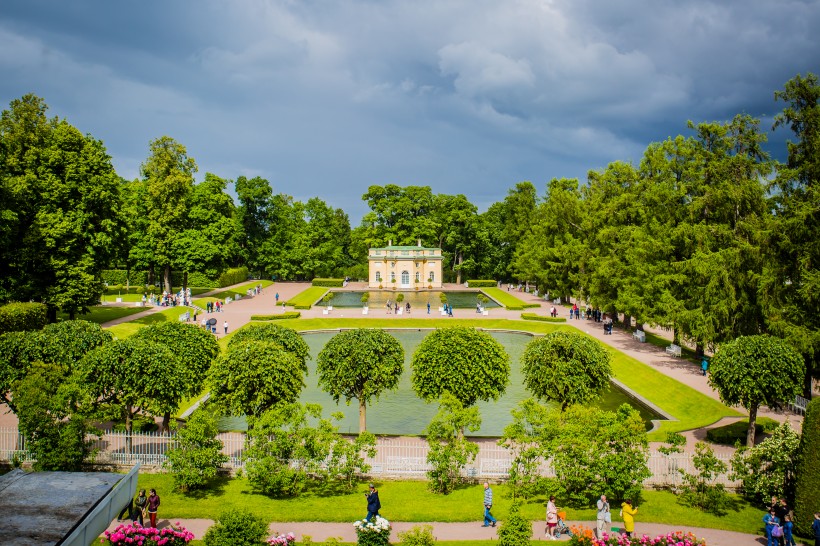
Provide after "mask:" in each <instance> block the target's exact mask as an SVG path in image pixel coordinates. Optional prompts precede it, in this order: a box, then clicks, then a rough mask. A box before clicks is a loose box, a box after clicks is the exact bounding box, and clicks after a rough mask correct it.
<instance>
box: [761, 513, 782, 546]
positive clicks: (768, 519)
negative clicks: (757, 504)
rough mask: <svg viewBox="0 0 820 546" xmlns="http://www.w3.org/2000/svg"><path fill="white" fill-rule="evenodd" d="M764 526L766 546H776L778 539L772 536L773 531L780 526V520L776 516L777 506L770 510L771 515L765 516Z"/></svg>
mask: <svg viewBox="0 0 820 546" xmlns="http://www.w3.org/2000/svg"><path fill="white" fill-rule="evenodd" d="M763 524H764V525H766V546H776V545H777V542H778V541H777V537H774V536H772V531H774V528H775V527H776V526H778V525H780V518H778V517H777V516H776V515H775V506H773V507H772V508H769V513H768V514H766V515H765V516H763Z"/></svg>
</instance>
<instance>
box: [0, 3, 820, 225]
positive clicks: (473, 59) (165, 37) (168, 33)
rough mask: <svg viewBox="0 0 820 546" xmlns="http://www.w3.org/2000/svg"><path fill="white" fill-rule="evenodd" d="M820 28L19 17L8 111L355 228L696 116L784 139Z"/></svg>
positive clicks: (258, 16) (673, 7)
mask: <svg viewBox="0 0 820 546" xmlns="http://www.w3.org/2000/svg"><path fill="white" fill-rule="evenodd" d="M818 23H820V9H818V3H817V2H798V1H781V2H771V1H764V0H752V1H745V2H740V1H737V2H731V1H713V2H706V1H688V2H671V1H651V0H645V1H638V0H634V1H625V2H604V1H592V0H586V1H583V0H581V1H578V0H573V1H570V0H563V1H543V0H542V1H534V0H532V1H531V0H519V1H506V2H498V1H495V0H494V1H489V0H470V1H467V0H462V1H442V0H437V1H432V0H421V1H413V2H410V1H403V2H396V1H381V2H376V1H364V0H359V1H351V2H343V3H341V2H340V3H333V2H320V1H302V2H297V1H242V2H231V3H226V2H213V1H200V2H192V1H188V2H143V3H139V4H131V3H123V2H104V1H95V2H91V1H85V2H83V1H80V2H56V1H55V2H31V1H27V2H22V1H19V2H18V1H6V2H4V3H3V9H2V11H0V72H2V74H3V76H4V77H3V78H2V81H0V100H2V102H3V103H4V105H6V104H8V102H9V101H11V100H12V99H14V98H17V97H19V96H21V95H22V94H24V93H26V92H34V93H36V94H38V95H40V96H42V97H43V98H44V99H45V100H46V102H47V103H48V104H49V105H50V106H51V112H52V114H57V115H60V116H62V117H66V118H68V119H69V121H71V122H72V123H73V124H74V125H76V126H78V127H79V128H80V129H81V130H83V131H86V132H90V133H92V134H93V135H94V136H95V137H97V138H100V139H102V140H103V141H104V142H105V143H106V145H107V147H108V150H109V152H110V153H111V154H112V156H113V158H114V162H115V165H116V166H117V169H118V171H119V172H120V174H122V175H123V176H126V177H128V178H132V177H134V176H137V174H138V168H139V164H140V163H141V162H142V161H143V160H144V158H145V155H146V153H147V148H148V142H149V141H150V140H151V139H153V138H157V137H159V136H161V135H169V136H172V137H174V138H176V139H177V140H178V141H180V142H181V143H183V144H185V145H186V146H187V147H188V150H189V153H190V154H191V155H192V156H193V157H194V158H196V160H197V162H198V164H199V166H200V171H201V173H200V174H202V173H204V172H205V171H209V172H214V173H216V174H218V175H220V176H223V177H226V178H235V177H236V176H238V175H242V174H244V175H260V176H263V177H265V178H268V179H269V180H270V181H271V182H272V183H273V185H274V187H275V189H276V190H277V191H281V192H284V193H288V194H292V195H294V196H295V197H296V198H297V199H306V198H308V197H310V196H313V195H319V196H321V197H322V198H324V199H325V200H326V201H328V202H329V203H331V204H333V205H334V206H340V207H343V208H345V210H347V211H348V212H349V213H350V214H351V219H352V221H353V222H354V223H355V222H357V221H358V218H359V217H360V215H361V213H362V212H363V211H364V206H363V204H362V203H361V201H360V199H359V198H360V196H361V194H362V193H364V191H366V189H367V186H368V185H370V184H386V183H397V184H429V185H431V186H432V187H433V190H434V191H435V192H439V193H465V194H466V195H467V196H468V197H469V198H470V199H471V200H473V202H475V203H477V204H479V206H481V207H486V206H487V205H489V204H490V203H492V202H493V201H496V200H499V199H502V198H503V196H504V195H505V194H506V191H507V189H508V188H510V187H511V186H512V185H513V184H515V183H516V182H518V181H520V180H525V179H528V180H532V181H533V182H534V183H536V185H537V186H538V187H539V188H543V185H544V183H545V182H546V181H547V180H549V179H550V178H552V177H561V176H568V177H579V178H582V179H583V178H584V177H585V173H586V171H587V170H588V169H591V168H595V169H597V168H602V167H604V166H605V165H606V164H607V163H608V162H610V161H614V160H633V161H637V160H638V159H639V158H640V154H641V152H642V151H643V149H644V148H645V147H646V145H647V144H648V143H649V142H652V141H657V140H661V139H663V138H666V137H667V136H673V135H676V134H679V133H686V128H685V123H686V120H687V119H692V120H693V121H711V120H724V119H729V118H731V117H732V116H733V115H734V114H736V113H740V112H746V113H749V114H752V115H754V116H758V117H762V118H763V119H764V121H763V126H764V127H765V128H768V127H769V126H770V124H771V119H770V118H771V116H772V115H773V114H774V113H775V112H776V111H777V110H778V109H779V108H780V107H781V105H777V104H776V103H774V101H773V100H772V95H773V92H774V91H775V90H776V89H779V88H781V87H782V85H783V83H784V82H786V81H787V80H788V79H789V78H791V77H793V76H794V75H795V74H797V73H805V72H807V71H813V72H818V70H820V66H818V64H820V63H819V62H818V61H820V54H818V51H820V48H819V47H818V40H817V38H816V37H815V36H816V32H815V29H816V28H818ZM784 137H785V135H780V136H779V137H777V139H776V140H778V139H779V140H780V141H781V142H782V139H783V138H784ZM775 145H776V142H775ZM775 151H776V152H777V150H775Z"/></svg>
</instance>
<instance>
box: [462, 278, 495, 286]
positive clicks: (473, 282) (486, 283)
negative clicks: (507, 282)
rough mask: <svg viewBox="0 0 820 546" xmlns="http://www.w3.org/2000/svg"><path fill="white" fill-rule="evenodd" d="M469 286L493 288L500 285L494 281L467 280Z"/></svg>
mask: <svg viewBox="0 0 820 546" xmlns="http://www.w3.org/2000/svg"><path fill="white" fill-rule="evenodd" d="M467 286H469V287H470V288H493V287H496V286H498V283H497V282H496V281H494V280H492V279H467Z"/></svg>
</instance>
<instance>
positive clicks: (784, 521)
mask: <svg viewBox="0 0 820 546" xmlns="http://www.w3.org/2000/svg"><path fill="white" fill-rule="evenodd" d="M763 524H764V525H765V529H766V541H767V542H766V546H795V542H794V536H793V535H792V533H793V531H794V523H793V522H792V511H791V509H790V508H789V505H788V503H787V502H786V499H780V500H779V501H778V500H777V497H772V503H771V504H770V505H769V511H768V512H767V513H766V515H764V516H763ZM818 526H820V524H818V516H817V514H815V515H814V523H812V529H813V530H814V531H815V537H820V533H818V531H820V529H818Z"/></svg>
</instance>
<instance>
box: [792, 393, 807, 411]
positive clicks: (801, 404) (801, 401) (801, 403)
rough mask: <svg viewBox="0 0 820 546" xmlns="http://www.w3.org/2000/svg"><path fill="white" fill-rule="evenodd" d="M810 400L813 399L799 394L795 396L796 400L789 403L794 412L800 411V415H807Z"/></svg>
mask: <svg viewBox="0 0 820 546" xmlns="http://www.w3.org/2000/svg"><path fill="white" fill-rule="evenodd" d="M809 402H811V400H809V399H808V398H803V397H802V396H800V395H799V394H798V395H797V396H795V397H794V402H792V403H791V404H789V408H790V409H791V410H792V411H793V412H794V413H799V414H800V415H806V406H808V405H809Z"/></svg>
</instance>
